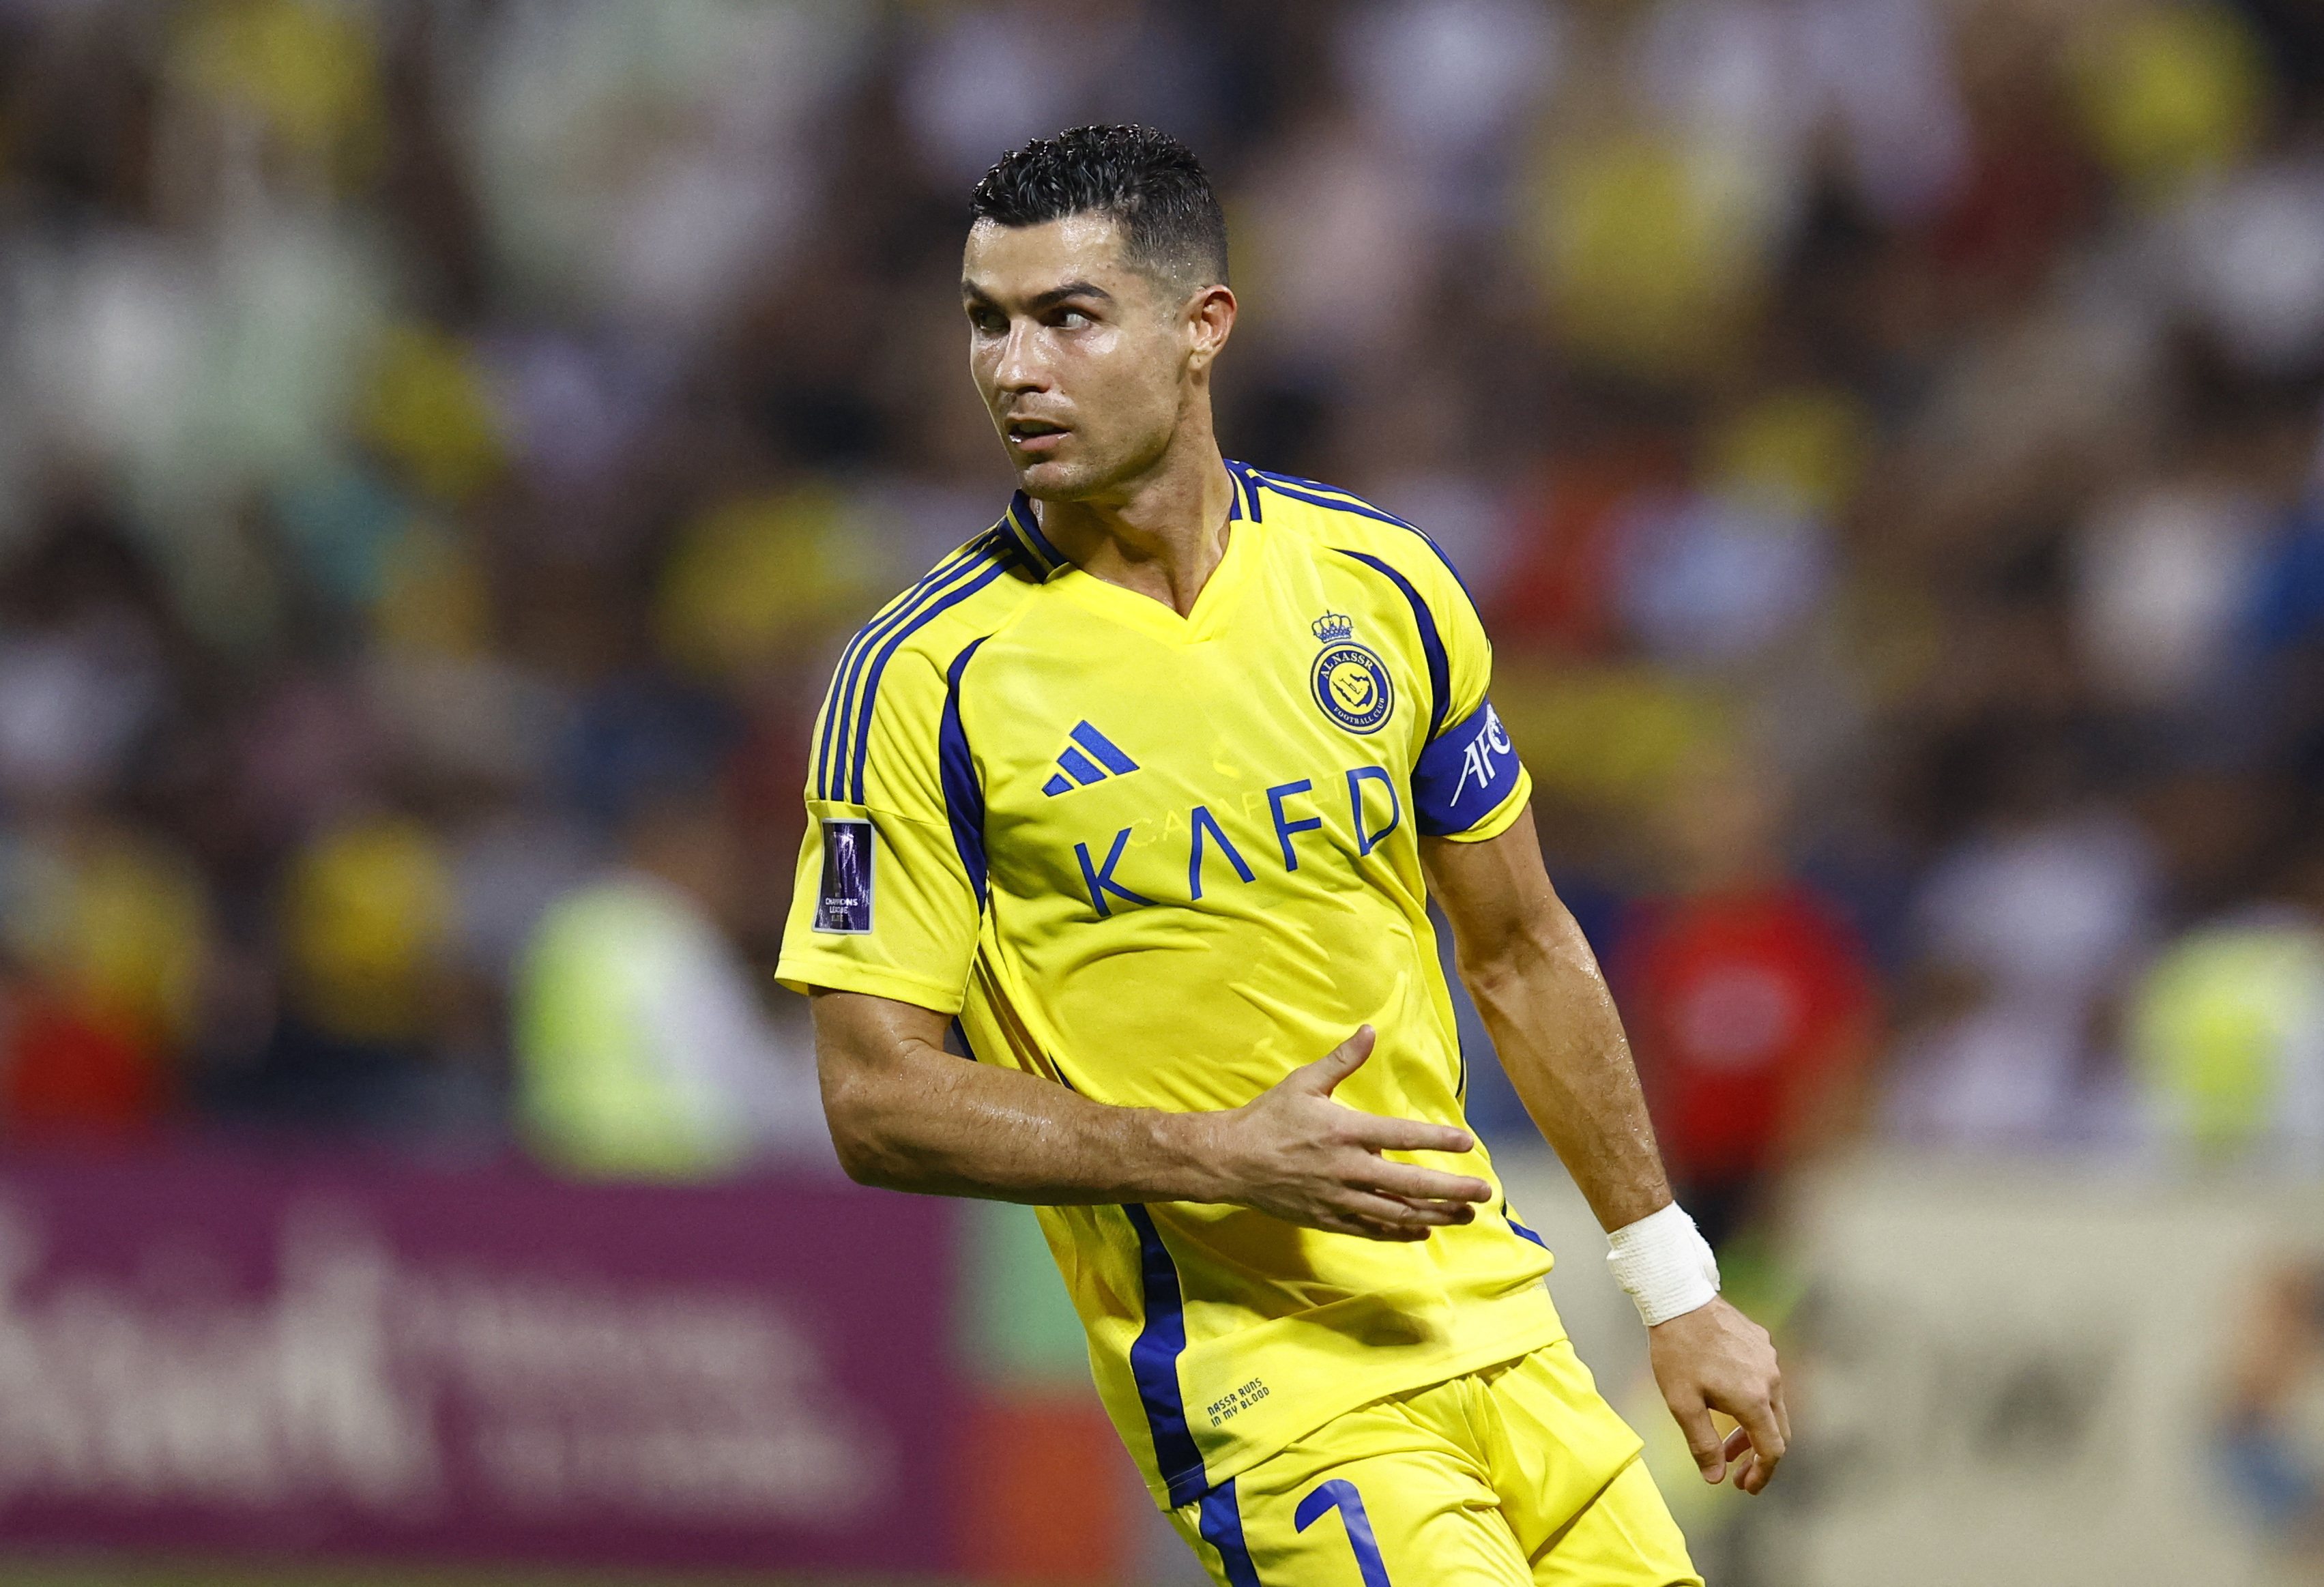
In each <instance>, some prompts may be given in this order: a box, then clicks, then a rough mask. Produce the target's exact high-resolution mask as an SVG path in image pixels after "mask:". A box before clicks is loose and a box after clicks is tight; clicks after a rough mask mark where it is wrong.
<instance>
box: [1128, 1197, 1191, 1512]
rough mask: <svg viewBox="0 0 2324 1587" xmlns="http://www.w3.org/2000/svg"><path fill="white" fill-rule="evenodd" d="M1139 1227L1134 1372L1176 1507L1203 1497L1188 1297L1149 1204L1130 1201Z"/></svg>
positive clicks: (1132, 1348)
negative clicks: (1189, 1409) (1141, 1313)
mask: <svg viewBox="0 0 2324 1587" xmlns="http://www.w3.org/2000/svg"><path fill="white" fill-rule="evenodd" d="M1121 1210H1122V1212H1123V1213H1125V1214H1127V1215H1128V1217H1129V1219H1130V1227H1131V1228H1133V1229H1135V1230H1137V1231H1138V1269H1139V1278H1140V1280H1141V1281H1142V1286H1143V1288H1144V1290H1145V1301H1146V1325H1145V1326H1144V1327H1142V1328H1140V1329H1139V1331H1138V1337H1137V1338H1136V1339H1135V1340H1133V1341H1132V1342H1130V1377H1131V1378H1132V1379H1135V1380H1136V1382H1137V1384H1138V1398H1139V1400H1140V1401H1141V1402H1142V1403H1143V1404H1144V1406H1145V1407H1146V1427H1147V1431H1148V1432H1149V1433H1151V1434H1152V1435H1154V1464H1155V1466H1156V1468H1157V1470H1159V1471H1160V1472H1161V1473H1162V1481H1163V1484H1164V1485H1165V1486H1166V1487H1167V1488H1168V1489H1169V1490H1170V1503H1171V1504H1172V1506H1174V1507H1176V1506H1177V1505H1182V1504H1192V1503H1193V1502H1194V1500H1195V1499H1199V1498H1201V1497H1202V1494H1203V1486H1204V1483H1203V1452H1202V1451H1201V1450H1199V1449H1197V1448H1195V1447H1194V1434H1193V1433H1192V1432H1191V1431H1189V1430H1188V1428H1187V1426H1186V1396H1185V1390H1184V1389H1181V1388H1180V1387H1179V1385H1178V1358H1179V1357H1180V1356H1181V1355H1183V1354H1185V1350H1186V1306H1185V1296H1184V1295H1183V1294H1182V1293H1181V1292H1180V1290H1179V1288H1178V1264H1177V1263H1176V1262H1174V1261H1172V1260H1171V1259H1170V1250H1169V1248H1168V1247H1167V1246H1166V1245H1164V1244H1163V1243H1162V1236H1161V1234H1160V1232H1158V1231H1157V1230H1156V1229H1155V1227H1154V1218H1153V1215H1152V1214H1151V1213H1148V1211H1147V1210H1146V1209H1145V1208H1144V1207H1141V1206H1135V1205H1130V1206H1124V1207H1123V1208H1122V1209H1121Z"/></svg>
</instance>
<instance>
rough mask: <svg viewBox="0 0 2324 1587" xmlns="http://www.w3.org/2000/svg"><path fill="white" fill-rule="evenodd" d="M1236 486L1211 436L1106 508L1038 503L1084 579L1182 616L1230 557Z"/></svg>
mask: <svg viewBox="0 0 2324 1587" xmlns="http://www.w3.org/2000/svg"><path fill="white" fill-rule="evenodd" d="M1233 503H1234V484H1233V482H1232V481H1231V480H1230V479H1229V478H1228V477H1227V470H1226V464H1225V462H1224V460H1223V459H1222V458H1221V457H1220V456H1219V447H1218V442H1217V441H1216V440H1215V439H1213V438H1212V436H1211V434H1210V432H1209V430H1208V429H1203V431H1202V432H1201V433H1200V434H1199V435H1198V436H1187V437H1182V438H1181V439H1180V440H1179V441H1177V442H1175V443H1173V445H1172V446H1171V447H1170V450H1169V451H1168V452H1167V453H1165V454H1164V455H1163V456H1162V457H1161V458H1160V459H1159V460H1157V462H1156V464H1155V465H1154V466H1153V467H1152V468H1150V469H1148V471H1147V472H1146V473H1144V474H1142V475H1139V477H1138V478H1137V479H1136V480H1135V481H1133V482H1132V483H1130V484H1129V485H1128V486H1126V487H1125V488H1124V489H1123V490H1122V492H1121V493H1120V495H1119V496H1117V497H1111V498H1109V499H1108V500H1106V501H1102V502H1094V501H1092V502H1041V503H1037V508H1038V510H1039V512H1040V514H1041V532H1042V534H1043V535H1044V536H1046V537H1047V539H1048V540H1049V542H1050V544H1052V545H1054V546H1056V548H1057V549H1059V550H1060V551H1062V552H1064V553H1065V556H1066V557H1067V558H1070V559H1071V560H1072V561H1073V562H1074V566H1076V567H1079V568H1081V570H1082V571H1083V572H1084V573H1087V574H1089V575H1091V576H1092V577H1097V578H1102V579H1104V580H1105V581H1106V582H1107V583H1108V584H1118V585H1120V586H1121V587H1122V588H1124V589H1127V590H1134V591H1136V592H1137V593H1138V594H1139V595H1148V596H1151V597H1152V598H1153V599H1155V600H1157V601H1159V602H1161V603H1162V604H1164V605H1166V606H1167V607H1169V608H1170V609H1171V610H1172V611H1174V612H1176V613H1177V614H1178V615H1179V616H1181V617H1184V616H1185V615H1186V614H1189V613H1191V612H1192V611H1193V610H1194V600H1195V597H1196V596H1198V595H1201V594H1202V593H1203V586H1204V585H1205V584H1208V583H1209V582H1210V577H1211V575H1212V574H1213V572H1214V571H1216V570H1217V567H1218V565H1219V561H1220V559H1221V558H1223V557H1224V556H1225V555H1226V549H1227V527H1228V526H1227V514H1228V512H1230V511H1231V508H1232V506H1233Z"/></svg>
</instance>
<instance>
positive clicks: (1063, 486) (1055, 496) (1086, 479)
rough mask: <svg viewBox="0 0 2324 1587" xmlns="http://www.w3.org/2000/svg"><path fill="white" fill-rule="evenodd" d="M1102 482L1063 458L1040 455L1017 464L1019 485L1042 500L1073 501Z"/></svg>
mask: <svg viewBox="0 0 2324 1587" xmlns="http://www.w3.org/2000/svg"><path fill="white" fill-rule="evenodd" d="M1099 483H1100V482H1098V481H1095V480H1093V479H1092V478H1091V477H1090V471H1089V470H1088V469H1086V468H1084V467H1080V466H1076V465H1074V464H1073V463H1070V462H1067V461H1066V460H1065V459H1064V458H1061V457H1039V458H1036V459H1034V460H1033V461H1032V462H1029V463H1024V464H1020V465H1019V466H1018V469H1017V488H1018V489H1019V490H1020V491H1023V492H1024V493H1025V494H1027V495H1028V496H1031V497H1032V498H1033V499H1034V500H1036V501H1039V502H1071V501H1075V500H1078V499H1079V498H1080V497H1083V496H1085V495H1087V494H1090V493H1091V492H1092V491H1093V489H1094V488H1095V487H1096V485H1097V484H1099Z"/></svg>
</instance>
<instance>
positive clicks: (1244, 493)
mask: <svg viewBox="0 0 2324 1587" xmlns="http://www.w3.org/2000/svg"><path fill="white" fill-rule="evenodd" d="M1226 465H1227V475H1228V477H1230V478H1231V479H1232V480H1233V481H1234V483H1235V499H1234V503H1233V504H1232V505H1231V506H1230V507H1229V508H1228V509H1227V517H1228V519H1229V520H1230V521H1231V520H1233V519H1237V518H1248V519H1250V521H1252V522H1253V523H1262V522H1264V521H1265V520H1264V519H1262V518H1261V517H1260V516H1259V486H1258V484H1256V483H1255V482H1254V481H1253V480H1252V479H1251V477H1250V476H1251V466H1250V464H1248V463H1238V462H1236V461H1235V460H1234V459H1233V458H1231V457H1229V458H1228V459H1226Z"/></svg>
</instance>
